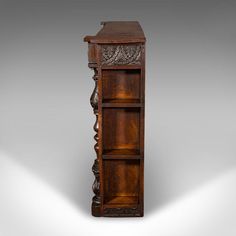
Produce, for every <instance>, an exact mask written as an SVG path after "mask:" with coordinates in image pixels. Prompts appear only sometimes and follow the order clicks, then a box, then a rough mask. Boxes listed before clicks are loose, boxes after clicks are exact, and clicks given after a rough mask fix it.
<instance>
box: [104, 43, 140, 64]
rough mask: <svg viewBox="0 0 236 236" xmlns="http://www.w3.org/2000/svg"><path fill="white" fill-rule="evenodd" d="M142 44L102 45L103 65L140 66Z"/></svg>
mask: <svg viewBox="0 0 236 236" xmlns="http://www.w3.org/2000/svg"><path fill="white" fill-rule="evenodd" d="M141 52H142V48H141V45H140V44H132V45H102V65H140V64H141Z"/></svg>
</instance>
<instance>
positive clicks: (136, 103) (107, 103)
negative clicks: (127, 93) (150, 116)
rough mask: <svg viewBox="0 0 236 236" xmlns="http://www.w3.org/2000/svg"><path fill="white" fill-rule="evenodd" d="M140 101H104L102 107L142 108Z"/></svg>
mask: <svg viewBox="0 0 236 236" xmlns="http://www.w3.org/2000/svg"><path fill="white" fill-rule="evenodd" d="M142 106H143V103H141V102H140V99H116V98H113V99H103V102H102V107H142Z"/></svg>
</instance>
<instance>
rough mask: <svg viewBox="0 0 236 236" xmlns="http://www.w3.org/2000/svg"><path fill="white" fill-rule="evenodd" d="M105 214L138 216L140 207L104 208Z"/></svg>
mask: <svg viewBox="0 0 236 236" xmlns="http://www.w3.org/2000/svg"><path fill="white" fill-rule="evenodd" d="M104 215H105V216H117V217H119V216H140V209H139V208H138V207H132V208H120V207H117V208H105V209H104Z"/></svg>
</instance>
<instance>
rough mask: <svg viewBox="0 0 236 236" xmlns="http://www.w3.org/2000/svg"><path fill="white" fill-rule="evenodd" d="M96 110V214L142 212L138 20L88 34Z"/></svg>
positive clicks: (140, 34) (142, 74)
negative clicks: (91, 34)
mask: <svg viewBox="0 0 236 236" xmlns="http://www.w3.org/2000/svg"><path fill="white" fill-rule="evenodd" d="M84 40H85V41H86V42H88V44H89V50H88V58H89V67H90V68H92V69H93V70H94V76H93V79H94V81H95V88H94V91H93V93H92V96H91V99H90V102H91V105H92V107H93V109H94V114H95V115H96V122H95V125H94V131H95V132H96V134H95V136H94V139H95V141H96V144H95V146H94V148H95V151H96V154H97V158H96V159H95V161H94V165H93V168H92V170H93V173H94V175H95V181H94V184H93V191H94V194H95V195H94V197H93V201H92V215H94V216H110V217H127V216H143V202H144V201H143V198H144V191H143V190H144V178H143V177H144V109H145V95H144V90H145V36H144V33H143V31H142V28H141V26H140V25H139V23H138V22H136V21H134V22H133V21H128V22H125V21H123V22H103V28H102V29H101V30H100V31H99V32H98V33H97V35H96V36H86V37H85V39H84Z"/></svg>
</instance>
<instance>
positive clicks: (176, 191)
mask: <svg viewBox="0 0 236 236" xmlns="http://www.w3.org/2000/svg"><path fill="white" fill-rule="evenodd" d="M106 20H108V21H109V20H138V21H139V22H140V23H141V25H142V27H143V29H144V31H145V34H146V37H147V52H146V54H147V57H146V123H145V128H146V130H145V145H146V146H145V148H146V149H145V214H146V215H147V216H148V215H152V214H153V213H154V212H156V211H158V210H159V209H160V208H161V207H163V206H165V205H166V204H169V203H170V202H172V201H175V200H176V199H178V198H180V197H181V196H183V195H185V194H187V193H188V192H191V191H193V190H194V189H196V188H199V187H200V186H202V185H203V184H205V183H207V182H209V181H211V180H212V179H214V178H216V177H218V176H220V175H222V174H224V173H225V172H227V171H228V170H231V169H233V168H235V165H236V147H235V140H236V132H235V131H236V123H235V120H236V110H235V107H236V93H235V92H236V78H235V75H236V65H235V64H236V27H235V25H236V3H235V1H233V0H224V1H218V0H216V1H193V0H190V1H182V0H177V1H174V0H173V1H171V0H167V1H164V0H163V1H141V0H140V1H116V2H115V1H71V0H68V1H35V0H33V1H14V2H13V1H1V2H0V148H1V150H3V151H4V152H7V153H9V156H10V157H9V158H11V159H12V161H14V162H17V163H19V164H20V165H22V166H24V167H25V168H27V169H29V171H31V172H33V173H34V174H35V175H37V176H38V177H39V178H40V179H42V181H44V182H46V183H48V184H49V185H50V186H51V187H52V188H55V189H57V191H59V192H61V193H62V194H63V195H65V196H66V197H67V198H69V199H70V200H71V201H72V202H74V203H75V206H76V207H77V208H78V210H79V211H81V212H83V214H84V215H87V216H88V217H89V216H90V203H91V198H92V191H91V185H92V182H93V179H94V177H93V174H92V172H91V166H92V164H93V160H94V158H95V152H94V150H93V145H94V140H93V136H94V132H93V129H92V126H93V124H94V121H95V116H94V115H93V112H92V108H91V107H90V104H89V97H90V94H91V93H92V90H93V88H94V82H93V80H92V75H93V72H92V71H91V70H90V69H89V68H88V67H87V44H86V43H84V42H83V37H84V36H85V35H93V34H95V33H96V32H97V31H98V30H99V29H100V26H99V24H100V21H106ZM216 197H217V196H216ZM22 214H23V213H22Z"/></svg>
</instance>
